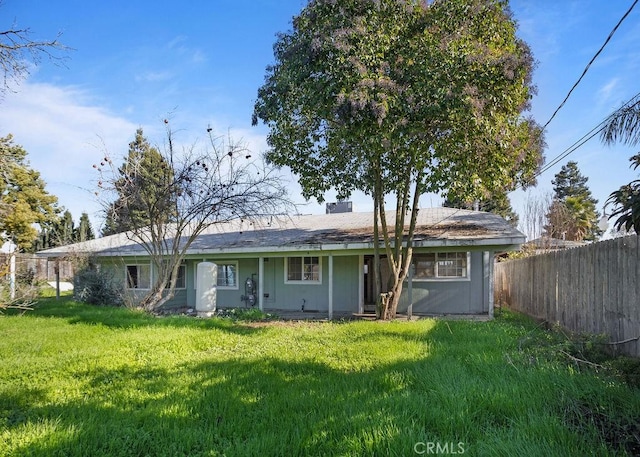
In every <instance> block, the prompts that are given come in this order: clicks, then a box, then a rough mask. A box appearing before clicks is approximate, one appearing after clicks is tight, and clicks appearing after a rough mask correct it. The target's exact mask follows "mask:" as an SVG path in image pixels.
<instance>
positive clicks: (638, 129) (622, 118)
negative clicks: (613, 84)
mask: <svg viewBox="0 0 640 457" xmlns="http://www.w3.org/2000/svg"><path fill="white" fill-rule="evenodd" d="M601 138H602V141H603V142H604V143H605V144H609V145H610V144H614V143H616V142H618V141H620V142H622V143H624V144H627V145H629V146H637V145H638V143H640V97H635V98H634V99H632V100H631V101H630V102H628V103H627V104H625V105H624V106H622V107H621V108H620V109H618V110H616V111H615V112H614V113H613V114H612V115H611V116H610V117H609V119H608V120H607V122H606V123H605V125H604V128H603V130H602V133H601ZM629 160H630V162H631V167H632V168H633V169H634V170H637V169H638V167H640V153H637V154H635V155H633V156H631V158H630V159H629ZM607 204H613V211H612V213H611V217H614V218H616V220H615V222H614V227H615V228H616V230H621V229H624V230H626V231H630V230H631V229H633V230H634V231H635V232H636V233H640V179H635V180H633V181H631V182H630V183H629V184H625V185H623V186H621V187H620V188H619V189H618V190H616V191H614V192H612V193H611V195H610V196H609V198H608V199H607Z"/></svg>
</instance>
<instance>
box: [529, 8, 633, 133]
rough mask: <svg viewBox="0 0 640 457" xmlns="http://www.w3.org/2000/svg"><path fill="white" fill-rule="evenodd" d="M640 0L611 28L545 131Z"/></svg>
mask: <svg viewBox="0 0 640 457" xmlns="http://www.w3.org/2000/svg"><path fill="white" fill-rule="evenodd" d="M638 1H639V0H635V1H634V2H633V4H632V5H631V7H629V9H628V10H627V12H626V13H624V16H622V18H621V19H620V20H619V21H618V23H617V24H616V26H615V27H614V28H613V30H611V32H610V33H609V36H608V37H607V39H606V40H605V41H604V44H603V45H602V46H601V47H600V49H598V52H596V53H595V55H594V56H593V57H592V58H591V60H590V61H589V63H588V64H587V66H586V67H585V68H584V71H583V72H582V74H581V75H580V77H579V78H578V80H577V81H576V82H575V84H574V85H573V87H571V90H569V92H568V93H567V96H566V97H565V98H564V100H563V101H562V103H560V105H559V106H558V107H557V108H556V110H555V111H554V112H553V114H552V115H551V117H550V118H549V120H548V121H547V122H546V123H545V124H544V126H543V127H542V130H543V131H544V130H545V129H546V128H547V126H548V125H549V123H550V122H551V121H552V120H553V118H554V117H556V114H558V111H560V109H562V107H563V106H564V105H565V103H567V100H569V97H570V96H571V93H572V92H573V91H574V89H575V88H576V87H578V84H580V81H582V78H584V76H585V75H586V74H587V71H588V70H589V68H590V67H591V64H592V63H593V62H594V61H595V60H596V59H597V58H598V56H599V55H600V53H601V52H602V50H603V49H604V48H605V46H606V45H607V44H608V43H609V41H610V40H611V38H612V37H613V34H614V33H616V30H618V27H620V24H622V22H623V21H624V20H625V19H626V18H627V16H628V15H629V14H630V13H631V10H633V8H634V7H635V6H636V4H637V3H638Z"/></svg>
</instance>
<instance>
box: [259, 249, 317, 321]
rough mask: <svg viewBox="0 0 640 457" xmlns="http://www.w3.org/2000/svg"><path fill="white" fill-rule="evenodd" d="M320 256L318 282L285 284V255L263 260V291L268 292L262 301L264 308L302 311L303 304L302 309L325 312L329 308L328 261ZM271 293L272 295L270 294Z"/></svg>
mask: <svg viewBox="0 0 640 457" xmlns="http://www.w3.org/2000/svg"><path fill="white" fill-rule="evenodd" d="M320 258H321V264H322V265H321V282H320V283H319V284H317V283H308V284H287V283H286V282H285V267H284V265H285V260H286V258H285V257H271V258H270V259H269V260H268V261H267V262H265V266H264V270H265V284H264V293H265V294H269V298H268V299H267V300H265V302H264V309H265V310H268V309H281V310H287V311H302V309H303V306H304V311H319V312H327V311H328V310H329V298H328V295H329V286H328V284H329V261H328V258H327V257H325V256H320ZM265 260H266V259H265ZM267 278H268V279H267ZM272 293H273V296H271V294H272ZM263 298H264V297H263Z"/></svg>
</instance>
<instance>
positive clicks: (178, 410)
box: [0, 322, 614, 456]
mask: <svg viewBox="0 0 640 457" xmlns="http://www.w3.org/2000/svg"><path fill="white" fill-rule="evenodd" d="M459 328H462V329H463V330H464V329H465V328H466V326H465V327H455V329H454V330H455V331H457V330H458V329H459ZM389 331H391V332H392V333H394V332H393V329H392V328H390V329H389ZM460 333H461V332H460ZM469 333H470V334H468V335H466V336H467V337H468V338H470V339H474V338H475V335H473V334H472V332H469ZM425 335H426V336H425ZM425 335H422V337H423V339H424V340H427V339H429V338H431V339H434V340H437V341H435V342H434V345H435V346H438V349H436V350H434V351H427V350H425V353H424V356H423V357H418V358H408V359H406V360H400V361H395V362H392V363H378V364H374V366H373V367H371V368H367V369H357V368H356V369H352V370H349V369H335V368H332V367H331V366H329V365H328V364H327V363H323V362H319V361H316V360H314V355H313V354H309V355H308V356H306V355H305V354H299V357H298V358H297V359H296V360H289V359H286V358H285V357H277V356H274V355H270V356H269V355H267V356H264V357H262V358H241V357H239V358H233V359H227V360H215V359H212V358H208V359H206V360H204V361H196V362H188V363H179V362H178V363H176V364H175V365H173V366H172V367H171V368H157V367H140V366H133V365H126V364H125V365H123V366H121V367H118V368H108V369H107V368H103V367H99V366H98V367H95V368H92V369H87V368H84V369H78V370H75V371H73V370H70V372H69V373H67V374H66V376H68V377H70V378H71V379H73V380H74V382H75V384H76V386H77V392H79V394H77V395H73V396H71V397H69V398H58V397H56V396H55V393H54V392H49V393H46V392H43V391H40V390H39V389H36V390H33V389H20V388H18V389H17V390H16V391H15V392H12V393H11V394H10V395H9V394H5V396H4V397H1V396H0V402H1V404H2V405H7V408H6V410H5V411H4V413H5V417H6V418H8V419H4V424H0V425H2V426H3V427H0V429H2V428H5V429H6V432H5V433H6V436H7V437H15V436H17V437H16V438H13V439H14V441H13V442H10V441H7V443H8V445H10V446H11V449H12V450H13V452H14V454H15V455H32V456H49V455H65V456H85V455H109V456H129V455H132V456H133V455H136V456H137V455H154V456H164V455H167V456H169V455H170V456H176V455H188V456H199V455H203V456H204V455H213V456H217V455H233V456H256V455H260V456H315V455H324V456H333V455H372V456H406V455H416V449H418V451H421V450H424V449H425V447H424V446H422V447H418V448H416V445H419V444H420V443H425V444H426V443H430V442H431V443H440V444H441V446H445V445H446V446H449V447H448V448H447V449H449V453H454V452H451V450H453V449H455V450H456V451H457V453H461V452H460V450H465V451H468V452H465V453H468V454H469V455H525V454H523V452H524V451H525V450H526V451H527V452H526V455H570V454H573V455H586V454H593V452H596V454H598V455H614V452H611V453H609V451H608V450H607V449H606V447H604V445H603V444H602V443H600V442H598V440H597V437H595V435H594V434H593V433H592V434H591V435H590V433H591V432H592V431H593V430H592V429H586V430H585V433H584V436H583V435H578V434H576V433H574V432H572V431H571V430H569V428H567V427H565V424H563V419H562V417H559V416H558V414H557V413H558V411H559V410H560V409H561V408H562V406H561V405H560V406H559V404H560V403H561V401H560V400H561V399H563V398H566V396H567V395H569V394H570V392H563V391H562V389H558V383H559V381H560V379H561V378H560V377H559V376H557V374H556V373H553V372H549V371H544V372H543V373H542V374H541V373H539V372H537V371H536V370H531V371H530V372H524V369H523V366H519V367H518V368H517V369H508V370H505V369H504V365H505V364H504V360H503V359H502V358H501V357H500V356H499V355H500V353H499V351H498V352H497V353H496V354H494V355H493V356H492V357H486V358H484V359H482V360H479V359H478V356H479V355H482V354H465V353H464V351H462V350H456V352H454V353H453V355H452V353H450V352H448V349H447V348H446V346H445V345H442V344H440V342H441V341H444V342H445V343H448V342H451V343H452V344H453V340H448V338H449V337H452V338H453V336H452V333H451V329H450V328H449V327H448V326H447V325H446V323H443V322H438V323H436V324H435V325H434V327H431V328H430V329H429V330H427V331H426V332H425ZM447 335H448V336H447ZM462 337H463V335H458V339H461V338H462ZM482 338H484V332H483V334H482ZM382 340H384V341H386V343H389V342H390V341H393V338H387V339H386V340H385V339H384V338H383V339H382ZM382 340H381V342H382ZM435 343H438V344H435ZM400 344H402V343H400ZM494 345H495V343H494ZM514 368H515V367H514ZM518 370H519V371H518ZM545 389H547V393H545V394H544V395H534V392H536V391H544V390H545ZM601 396H602V397H603V398H605V397H606V396H607V394H605V393H603V394H602V395H601ZM532 411H535V417H533V416H534V415H532ZM25 430H26V431H25ZM21 434H22V435H21ZM600 451H602V452H600Z"/></svg>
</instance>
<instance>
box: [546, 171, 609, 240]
mask: <svg viewBox="0 0 640 457" xmlns="http://www.w3.org/2000/svg"><path fill="white" fill-rule="evenodd" d="M587 181H589V178H587V177H586V176H583V175H582V173H580V169H579V168H578V163H577V162H574V161H569V162H567V164H566V165H563V166H562V168H561V169H560V171H559V172H558V173H557V174H556V175H555V177H554V179H553V180H552V181H551V183H552V184H553V191H554V199H553V203H552V205H551V207H550V209H549V214H548V221H549V224H548V226H547V227H546V231H547V235H549V236H551V237H552V238H562V239H567V240H572V241H582V240H591V241H592V240H595V239H597V238H598V237H599V236H600V235H601V234H602V232H601V230H600V229H599V228H598V211H597V209H596V205H597V203H598V200H596V199H595V198H593V196H592V195H591V191H590V190H589V187H588V186H587Z"/></svg>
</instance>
